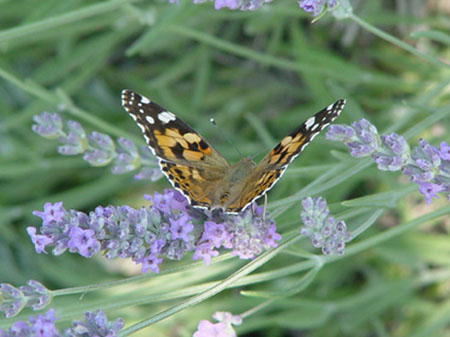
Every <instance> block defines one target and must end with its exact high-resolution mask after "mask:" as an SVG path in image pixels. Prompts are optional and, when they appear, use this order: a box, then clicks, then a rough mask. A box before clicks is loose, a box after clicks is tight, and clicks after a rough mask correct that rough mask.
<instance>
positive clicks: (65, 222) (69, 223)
mask: <svg viewBox="0 0 450 337" xmlns="http://www.w3.org/2000/svg"><path fill="white" fill-rule="evenodd" d="M145 198H146V199H147V200H149V201H150V202H151V205H150V206H149V207H142V208H141V209H134V208H132V207H129V206H121V207H114V206H108V207H101V206H99V207H97V208H96V209H95V210H94V211H93V212H90V213H89V214H84V213H82V212H78V211H75V210H70V211H67V210H65V209H64V207H63V206H62V203H56V204H49V203H47V204H45V205H44V211H43V212H38V211H35V212H33V214H35V215H37V216H39V217H41V218H42V220H43V224H42V226H41V228H40V233H41V234H39V235H38V234H36V228H33V227H28V229H27V231H28V233H29V234H30V237H31V239H32V241H33V243H34V245H35V248H36V252H37V253H40V252H45V250H44V249H45V247H46V246H47V245H52V246H54V248H53V250H52V252H53V254H55V255H57V254H61V253H62V252H64V251H65V250H67V249H69V251H70V252H74V253H78V254H80V255H82V256H84V257H91V256H92V255H93V254H95V253H96V252H98V251H100V250H103V251H104V255H105V256H106V258H108V259H113V258H116V257H122V258H131V259H132V260H133V261H134V262H136V263H139V264H141V265H142V272H146V271H148V270H151V271H153V272H155V273H157V272H158V271H159V264H160V263H161V262H162V261H163V257H166V258H168V259H172V260H179V259H181V258H182V256H183V255H184V253H185V252H188V251H194V255H193V258H194V259H195V260H197V259H203V261H204V262H205V264H209V262H210V259H211V257H213V256H217V255H218V251H217V250H216V249H218V248H221V247H223V248H227V249H231V250H232V254H233V255H238V256H239V257H240V258H242V259H249V258H253V257H254V256H255V255H257V254H259V253H261V252H262V251H263V250H264V249H267V248H270V247H276V245H277V244H276V241H277V240H280V239H281V236H280V235H279V234H278V233H276V227H275V223H274V222H273V221H272V220H271V219H270V218H269V217H268V216H267V215H266V216H264V214H263V209H262V207H257V206H256V205H254V206H253V209H251V208H249V209H247V210H246V211H244V212H242V213H241V214H239V215H230V214H224V213H223V212H211V213H209V214H206V213H204V212H202V211H199V210H198V209H193V208H192V207H191V206H190V205H189V204H188V202H187V200H186V198H185V197H184V196H183V195H182V194H181V193H179V192H178V191H175V190H165V191H164V193H162V194H160V193H154V195H152V196H145ZM202 229H203V233H201V231H202Z"/></svg>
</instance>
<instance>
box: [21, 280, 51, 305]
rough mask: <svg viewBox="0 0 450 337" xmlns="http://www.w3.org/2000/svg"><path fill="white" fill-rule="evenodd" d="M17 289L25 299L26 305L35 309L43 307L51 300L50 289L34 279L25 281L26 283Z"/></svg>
mask: <svg viewBox="0 0 450 337" xmlns="http://www.w3.org/2000/svg"><path fill="white" fill-rule="evenodd" d="M19 289H20V291H21V292H22V293H23V294H24V295H25V297H26V299H27V303H26V306H27V307H32V308H33V310H35V311H36V310H41V309H43V308H44V307H46V306H47V305H48V304H49V303H50V302H51V300H52V294H51V292H50V290H48V289H47V288H46V287H44V286H43V285H42V284H41V283H40V282H38V281H35V280H29V281H27V285H26V286H21V287H19Z"/></svg>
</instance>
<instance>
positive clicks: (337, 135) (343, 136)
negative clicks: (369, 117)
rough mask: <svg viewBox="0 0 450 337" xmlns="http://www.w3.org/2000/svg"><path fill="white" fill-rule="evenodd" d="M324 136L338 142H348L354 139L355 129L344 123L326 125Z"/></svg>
mask: <svg viewBox="0 0 450 337" xmlns="http://www.w3.org/2000/svg"><path fill="white" fill-rule="evenodd" d="M325 138H326V139H328V140H336V141H340V142H346V143H347V142H350V141H352V140H356V134H355V130H353V128H351V127H350V126H348V125H345V124H333V125H330V126H329V127H328V130H327V133H326V134H325Z"/></svg>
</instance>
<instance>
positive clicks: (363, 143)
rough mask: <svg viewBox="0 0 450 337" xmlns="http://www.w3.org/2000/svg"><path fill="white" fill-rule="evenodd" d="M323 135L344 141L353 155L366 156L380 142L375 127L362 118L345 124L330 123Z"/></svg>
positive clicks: (376, 147) (330, 138)
mask: <svg viewBox="0 0 450 337" xmlns="http://www.w3.org/2000/svg"><path fill="white" fill-rule="evenodd" d="M325 137H326V138H327V139H329V140H337V141H343V142H345V145H347V147H348V148H349V149H350V154H351V155H352V156H353V157H357V158H359V157H366V156H368V155H370V154H372V153H373V152H375V151H376V150H377V149H378V147H379V144H380V143H381V140H380V137H379V136H378V132H377V129H376V127H375V126H374V125H372V124H371V123H369V122H368V121H367V120H365V119H364V118H362V119H361V120H360V121H359V122H353V123H352V125H351V127H349V126H347V125H339V124H336V125H331V126H330V127H329V128H328V131H327V133H326V134H325Z"/></svg>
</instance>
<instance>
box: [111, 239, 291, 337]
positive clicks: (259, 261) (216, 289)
mask: <svg viewBox="0 0 450 337" xmlns="http://www.w3.org/2000/svg"><path fill="white" fill-rule="evenodd" d="M298 239H300V236H299V235H294V236H292V237H291V238H289V239H287V240H286V241H285V242H283V243H282V244H280V245H279V246H278V247H276V248H274V249H271V250H269V251H267V252H265V253H264V254H262V255H260V256H259V257H258V258H256V259H254V260H253V261H251V262H250V263H248V264H246V265H245V266H244V267H243V268H241V269H239V270H238V271H237V272H235V273H234V274H232V275H230V276H229V277H227V278H226V279H225V280H223V281H222V282H220V283H219V284H217V285H215V286H213V287H211V288H210V289H208V290H206V291H205V292H203V293H201V294H198V295H197V296H194V297H191V298H189V299H187V300H186V301H183V302H181V303H179V304H176V305H174V306H173V307H170V308H169V309H167V310H164V311H162V312H160V313H158V314H156V315H154V316H152V317H150V318H148V319H146V320H143V321H141V322H139V323H136V324H134V325H132V326H130V327H128V328H126V329H124V330H122V331H120V332H119V334H118V336H119V337H124V336H129V335H131V334H133V333H135V332H137V331H139V330H141V329H143V328H145V327H147V326H149V325H151V324H153V323H156V322H158V321H161V320H163V319H165V318H167V317H169V316H171V315H174V314H175V313H177V312H179V311H181V310H183V309H186V308H188V307H191V306H194V305H197V304H198V303H200V302H203V301H205V300H206V299H208V298H210V297H212V296H214V295H216V294H218V293H220V292H221V291H223V290H225V289H226V288H228V287H229V286H230V285H231V284H233V283H234V282H236V281H238V280H240V279H241V278H242V277H244V276H245V275H248V274H249V273H251V272H252V271H254V270H255V269H257V268H259V267H261V266H262V265H263V264H264V263H266V262H268V261H269V260H271V259H272V258H273V257H275V256H276V255H277V254H278V253H279V252H280V251H281V250H283V249H285V248H286V247H287V246H289V245H291V244H292V243H294V242H296V241H297V240H298Z"/></svg>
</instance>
